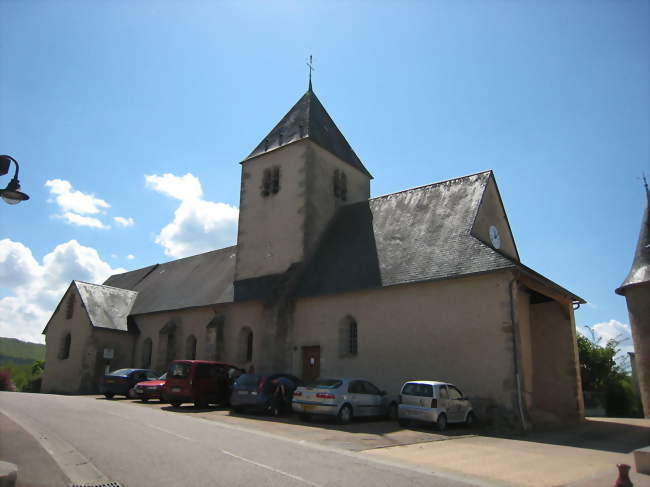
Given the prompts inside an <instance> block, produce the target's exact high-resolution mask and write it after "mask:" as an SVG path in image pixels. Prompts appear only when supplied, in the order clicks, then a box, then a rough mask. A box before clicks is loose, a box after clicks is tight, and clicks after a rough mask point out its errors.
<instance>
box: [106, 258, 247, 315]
mask: <svg viewBox="0 0 650 487" xmlns="http://www.w3.org/2000/svg"><path fill="white" fill-rule="evenodd" d="M235 260H236V247H226V248H224V249H220V250H213V251H212V252H206V253H204V254H199V255H194V256H192V257H186V258H184V259H178V260H173V261H171V262H167V263H165V264H157V265H155V266H150V267H146V268H144V269H138V270H135V271H131V272H126V273H124V274H117V275H114V276H111V277H109V278H108V279H107V280H106V282H104V285H105V286H117V285H119V286H120V287H124V288H125V289H129V290H131V291H136V292H137V293H138V298H137V300H136V302H135V305H134V306H133V309H132V311H131V314H134V315H137V314H144V313H154V312H157V311H167V310H172V309H183V308H194V307H199V306H209V305H213V304H220V303H230V302H232V301H233V280H234V276H235Z"/></svg>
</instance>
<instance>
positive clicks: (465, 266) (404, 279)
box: [299, 171, 515, 295]
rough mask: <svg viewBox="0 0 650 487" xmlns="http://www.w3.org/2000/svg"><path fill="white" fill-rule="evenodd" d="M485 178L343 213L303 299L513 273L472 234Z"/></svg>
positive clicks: (309, 272) (308, 276)
mask: <svg viewBox="0 0 650 487" xmlns="http://www.w3.org/2000/svg"><path fill="white" fill-rule="evenodd" d="M490 175H491V172H490V171H486V172H482V173H478V174H473V175H471V176H465V177H462V178H457V179H451V180H449V181H443V182H440V183H435V184H430V185H428V186H422V187H419V188H415V189H411V190H407V191H401V192H399V193H394V194H389V195H386V196H381V197H379V198H374V199H371V200H369V201H364V202H360V203H355V204H352V205H348V206H344V207H342V208H341V209H340V210H339V212H338V214H337V216H336V217H335V220H334V221H333V223H332V225H331V226H330V227H329V229H328V231H327V233H326V234H325V235H324V237H323V239H322V241H321V244H320V246H319V248H318V250H317V251H316V254H315V255H314V258H313V259H312V261H311V262H310V264H309V266H308V268H307V269H306V272H305V275H304V279H303V281H302V283H301V285H300V287H299V294H300V295H312V294H322V293H337V292H344V291H351V290H354V289H363V288H375V287H383V286H392V285H396V284H406V283H412V282H418V281H428V280H434V279H448V278H453V277H460V276H463V275H469V274H477V273H481V272H489V271H494V270H499V269H506V268H513V267H515V263H514V262H513V261H512V260H510V259H509V258H508V257H506V256H504V255H503V254H501V253H499V252H497V251H495V250H494V249H492V248H491V247H489V246H487V245H486V244H484V243H483V242H481V241H480V240H478V239H477V238H475V237H473V236H472V235H471V234H470V231H471V228H472V223H473V221H474V217H475V215H476V212H477V211H478V207H479V205H480V202H481V197H482V195H483V192H484V190H485V186H486V184H487V181H488V179H489V177H490Z"/></svg>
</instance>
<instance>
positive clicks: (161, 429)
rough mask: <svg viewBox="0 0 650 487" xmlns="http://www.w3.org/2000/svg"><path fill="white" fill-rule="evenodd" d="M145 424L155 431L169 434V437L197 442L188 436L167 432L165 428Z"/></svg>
mask: <svg viewBox="0 0 650 487" xmlns="http://www.w3.org/2000/svg"><path fill="white" fill-rule="evenodd" d="M145 424H146V425H147V426H149V428H153V429H155V430H158V431H162V432H163V433H167V434H169V435H172V436H175V437H177V438H180V439H182V440H187V441H195V440H193V439H192V438H188V437H187V436H183V435H179V434H178V433H174V432H173V431H169V430H166V429H165V428H161V427H159V426H155V425H153V424H151V423H145Z"/></svg>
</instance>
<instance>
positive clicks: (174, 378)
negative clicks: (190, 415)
mask: <svg viewBox="0 0 650 487" xmlns="http://www.w3.org/2000/svg"><path fill="white" fill-rule="evenodd" d="M242 373H244V370H243V369H240V368H239V367H237V366H236V365H231V364H227V363H224V362H210V361H207V360H175V361H173V362H172V363H171V364H170V366H169V370H168V371H167V382H166V383H165V387H164V388H163V391H164V394H165V397H166V398H167V399H168V400H169V402H170V404H171V405H172V406H174V407H178V406H180V405H181V404H182V403H184V402H193V403H194V405H195V406H196V407H206V406H208V405H209V404H227V403H228V399H229V398H230V388H231V386H232V383H233V382H234V380H235V378H236V377H237V376H239V375H241V374H242Z"/></svg>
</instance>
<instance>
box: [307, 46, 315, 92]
mask: <svg viewBox="0 0 650 487" xmlns="http://www.w3.org/2000/svg"><path fill="white" fill-rule="evenodd" d="M307 66H309V91H311V72H312V71H314V66H313V64H312V56H311V54H310V55H309V61H308V62H307Z"/></svg>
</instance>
